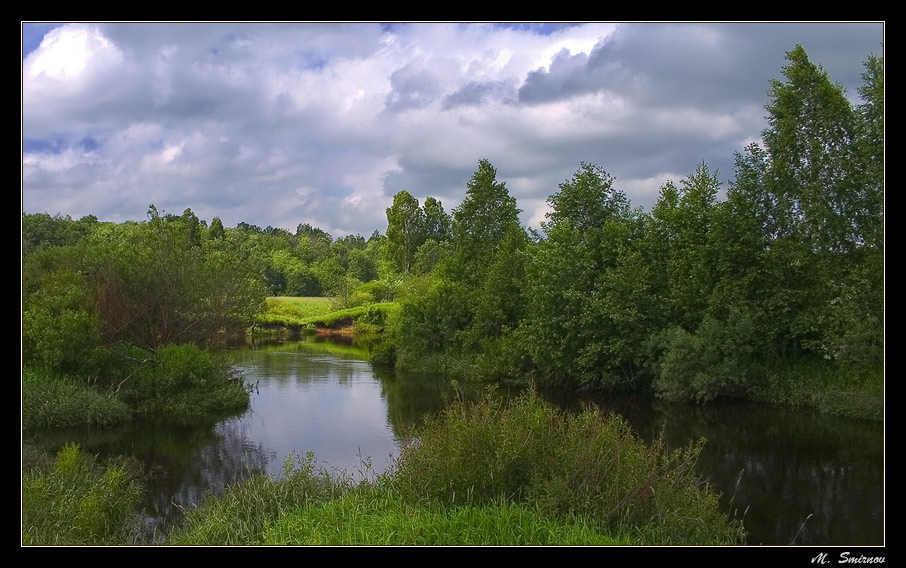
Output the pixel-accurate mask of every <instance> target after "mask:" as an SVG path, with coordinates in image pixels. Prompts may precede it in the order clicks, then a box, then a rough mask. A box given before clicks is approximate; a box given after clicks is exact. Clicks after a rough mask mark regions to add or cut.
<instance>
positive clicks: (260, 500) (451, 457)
mask: <svg viewBox="0 0 906 568" xmlns="http://www.w3.org/2000/svg"><path fill="white" fill-rule="evenodd" d="M700 450H701V443H699V444H695V445H692V446H689V447H687V448H683V449H681V450H679V451H676V452H672V453H668V452H665V451H664V449H663V447H662V445H660V444H655V445H654V446H646V445H645V444H644V443H643V442H641V441H640V440H639V439H638V438H636V437H635V436H634V435H633V434H632V433H631V432H630V430H629V428H628V426H627V425H626V424H625V423H624V422H623V421H622V420H621V419H620V418H618V417H612V416H603V415H602V414H601V413H599V412H597V411H595V410H590V409H589V410H586V411H585V412H583V413H581V414H578V415H566V414H562V413H560V412H558V411H556V410H554V409H553V408H552V407H550V406H548V405H546V404H545V403H544V402H543V401H541V400H540V398H539V397H538V396H537V395H536V394H535V393H529V394H527V395H524V396H522V397H520V398H518V399H515V400H514V401H512V402H510V403H505V402H501V401H499V400H497V399H496V398H493V397H491V396H488V397H487V398H486V399H485V400H482V401H480V402H478V403H476V404H467V403H463V402H459V403H456V404H454V405H453V406H452V407H450V408H449V409H448V410H447V411H445V412H444V413H443V414H442V415H441V416H439V417H437V418H433V419H429V420H427V422H426V423H425V425H424V426H423V427H422V428H421V429H420V430H419V433H418V438H417V439H415V438H413V439H412V440H411V441H410V442H409V443H407V444H406V445H405V447H404V449H403V451H402V454H401V456H400V458H399V460H398V462H397V463H396V464H395V467H394V468H392V469H391V470H390V471H389V472H388V473H386V474H384V475H381V476H379V477H378V478H377V479H376V480H375V481H374V482H373V484H369V483H365V482H362V483H353V482H352V481H350V480H349V479H348V478H346V477H340V478H339V479H338V478H336V477H331V476H330V475H328V474H327V473H326V472H323V471H322V472H316V471H315V470H314V465H313V464H314V457H313V456H310V455H309V456H308V457H307V458H306V459H305V460H301V461H300V462H299V464H298V466H296V467H288V468H287V471H286V473H285V475H284V478H283V479H281V480H271V479H269V478H267V477H264V476H261V477H255V478H253V479H251V480H249V481H247V482H245V483H244V484H242V485H239V486H236V487H233V488H231V489H230V490H229V491H227V492H226V493H225V494H224V495H223V496H222V497H219V498H212V499H209V500H208V501H207V502H205V503H204V504H203V505H202V506H201V507H199V508H198V509H196V510H193V511H190V512H189V513H188V514H187V515H186V518H185V524H184V525H183V527H181V528H180V529H179V530H178V531H176V532H174V533H171V535H170V538H169V540H168V542H169V543H170V544H262V543H268V544H615V543H619V544H625V543H628V542H632V543H637V544H739V543H741V542H742V539H743V530H742V525H741V523H740V522H738V521H735V520H731V519H728V518H727V517H726V516H724V515H723V514H721V513H720V511H719V508H718V495H717V494H716V493H714V492H713V491H711V490H710V489H709V488H708V487H707V486H705V485H704V484H702V483H701V482H700V480H699V479H698V478H697V476H696V475H695V473H694V471H693V468H694V464H695V460H696V458H697V456H698V453H699V451H700Z"/></svg>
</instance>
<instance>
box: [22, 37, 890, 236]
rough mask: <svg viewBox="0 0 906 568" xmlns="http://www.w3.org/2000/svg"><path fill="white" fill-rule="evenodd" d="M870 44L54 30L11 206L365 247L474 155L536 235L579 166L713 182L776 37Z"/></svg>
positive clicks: (455, 186) (724, 165)
mask: <svg viewBox="0 0 906 568" xmlns="http://www.w3.org/2000/svg"><path fill="white" fill-rule="evenodd" d="M767 29H769V30H771V32H772V34H767V33H763V31H764V30H767ZM774 32H776V33H774ZM781 32H782V33H781ZM880 32H881V28H880V26H875V27H872V26H870V25H869V26H846V25H840V24H837V25H828V26H820V25H813V26H806V27H802V26H800V27H796V26H790V25H785V26H775V27H769V28H759V27H757V26H752V25H749V26H743V27H733V26H728V25H713V26H712V25H704V26H697V27H695V28H694V29H693V27H692V26H688V27H683V26H669V25H660V24H657V25H647V26H646V25H628V26H617V25H614V24H587V25H579V26H569V27H564V28H561V29H556V30H554V31H553V32H551V33H548V34H546V35H545V34H541V33H536V32H535V31H532V30H531V29H512V28H507V27H498V26H494V25H491V24H465V25H461V24H403V25H393V26H391V27H390V28H381V26H379V25H378V24H116V23H109V24H70V25H64V26H62V27H59V28H54V29H52V30H50V31H49V32H48V33H47V34H46V36H45V38H44V40H43V41H42V42H41V45H40V46H39V47H38V48H37V49H35V50H34V51H33V52H32V53H30V54H29V55H28V56H27V57H26V58H25V60H24V61H23V90H22V95H23V99H22V111H23V114H22V116H23V137H24V141H23V145H24V149H25V152H24V153H23V172H24V174H23V203H24V207H25V210H26V211H29V212H31V211H45V210H47V211H49V212H51V213H55V212H58V211H59V212H61V213H63V214H71V215H73V216H81V215H84V214H87V213H93V214H96V215H98V216H99V217H100V218H102V219H111V220H121V219H124V218H133V219H141V218H144V215H145V211H146V209H147V206H148V204H149V203H151V202H152V201H153V202H155V203H156V204H157V205H158V207H159V208H161V209H166V210H167V211H174V212H177V213H179V212H181V211H182V210H183V209H185V208H186V207H191V208H192V209H193V210H194V211H195V212H196V213H197V214H198V215H199V216H202V217H204V218H208V219H210V218H211V217H213V216H214V215H217V216H220V217H221V218H222V219H223V220H224V222H225V223H227V224H228V225H230V224H232V225H235V223H237V222H239V221H247V222H250V223H254V224H257V225H260V226H266V225H273V226H283V227H286V228H289V229H295V226H296V225H297V224H298V223H299V222H309V223H311V224H314V225H319V226H321V227H322V228H325V230H328V231H330V232H331V233H332V234H335V235H341V234H347V233H355V232H359V233H362V234H366V235H367V234H370V233H371V231H372V230H374V229H380V230H384V228H385V226H386V221H385V218H384V209H385V208H386V207H388V206H389V205H390V203H391V200H392V195H393V194H394V193H395V192H397V191H399V190H402V189H406V190H408V191H410V192H411V193H412V194H413V195H416V196H419V199H423V198H424V197H425V196H427V195H434V196H437V197H440V198H441V199H442V200H443V202H444V207H445V208H446V209H447V210H448V211H449V210H450V209H452V208H453V207H454V206H455V205H456V204H457V203H458V202H459V201H460V200H461V199H462V197H463V196H464V193H465V183H466V182H467V181H468V179H469V177H470V176H471V174H472V172H474V170H475V168H476V166H477V162H478V160H479V159H480V158H488V159H490V160H491V162H492V163H493V164H494V165H495V166H496V167H497V168H498V176H499V178H500V179H501V180H502V181H506V182H507V187H508V188H509V189H510V191H511V192H512V193H513V195H515V196H516V197H517V199H518V200H519V201H518V205H519V207H520V208H522V209H524V210H525V213H524V214H523V220H524V221H526V222H530V223H532V224H537V223H538V222H539V221H540V220H541V219H543V216H544V212H545V210H546V204H545V200H546V197H547V196H548V195H549V194H550V193H552V192H554V191H556V189H557V185H558V184H559V183H560V182H562V181H563V180H564V179H567V178H569V177H570V176H571V175H572V174H573V172H575V170H576V169H577V167H578V165H579V162H580V161H588V162H593V163H597V164H600V165H601V166H602V167H604V168H605V169H606V170H607V171H608V172H610V173H611V174H613V175H615V176H617V179H618V187H620V188H622V189H624V191H626V192H627V194H628V195H629V197H630V198H631V199H632V201H633V204H640V205H645V206H650V205H651V204H652V203H653V201H654V199H656V196H657V191H658V189H659V187H660V185H662V184H663V182H664V181H665V180H666V175H667V174H662V173H659V172H686V173H685V174H675V173H671V174H670V175H675V176H677V179H679V178H682V177H684V176H685V175H688V173H691V172H692V171H693V170H694V168H695V166H696V165H697V164H698V163H699V162H700V161H701V160H702V159H705V160H707V161H708V163H709V165H710V166H712V168H714V167H716V168H719V169H720V170H721V174H722V175H721V177H722V179H725V178H727V177H728V176H729V175H730V173H731V170H732V160H733V152H734V151H739V150H740V149H741V148H742V147H743V145H744V144H745V143H746V142H747V141H752V140H758V138H759V133H760V130H761V129H762V128H764V118H763V117H764V114H765V113H764V110H763V105H764V103H765V101H766V95H765V91H766V89H767V86H768V80H769V79H770V78H771V77H777V76H778V75H779V73H780V66H781V65H782V54H783V51H784V50H788V49H791V48H792V47H793V45H794V43H791V44H790V45H782V46H778V45H776V41H777V39H776V38H777V37H781V36H782V37H781V39H783V40H784V41H785V40H786V38H792V37H794V36H796V35H797V34H800V35H802V36H803V39H802V40H801V42H802V43H804V44H805V45H806V47H807V48H808V45H814V46H816V48H815V49H817V50H818V51H817V52H815V53H812V52H810V55H812V57H813V60H814V61H817V62H822V59H821V57H822V54H823V53H827V54H829V55H828V56H829V57H831V58H832V60H833V64H834V65H835V66H836V68H839V69H844V70H845V69H850V68H854V69H855V72H854V74H852V75H853V76H855V77H856V78H857V77H858V73H859V72H861V66H860V62H861V61H862V60H864V58H865V56H866V55H868V52H869V51H871V50H872V49H873V47H874V45H876V43H877V41H878V40H879V38H880ZM778 33H779V34H780V35H777V34H778ZM875 36H877V38H876V37H875ZM772 38H773V39H772ZM846 62H848V63H846ZM844 63H846V64H844ZM829 70H830V71H831V74H832V77H833V78H835V79H836V76H835V75H834V71H833V69H829ZM847 76H849V75H847ZM532 81H534V83H532ZM528 87H532V88H536V89H538V90H536V91H535V93H536V94H538V95H539V97H538V98H536V99H535V100H533V102H532V104H531V105H530V106H527V105H526V104H522V103H520V101H519V96H520V88H528ZM854 90H855V89H854V88H850V92H852V91H854ZM541 95H544V96H541ZM84 140H90V141H92V143H90V144H87V145H86V144H85V143H83V141H84ZM86 148H87V149H86Z"/></svg>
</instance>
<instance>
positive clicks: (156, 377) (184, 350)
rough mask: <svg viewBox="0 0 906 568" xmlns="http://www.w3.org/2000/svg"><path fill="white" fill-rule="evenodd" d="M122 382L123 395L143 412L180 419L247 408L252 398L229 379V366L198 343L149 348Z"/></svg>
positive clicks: (240, 386)
mask: <svg viewBox="0 0 906 568" xmlns="http://www.w3.org/2000/svg"><path fill="white" fill-rule="evenodd" d="M134 359H137V357H134ZM121 385H122V393H121V394H122V396H123V397H124V399H126V400H127V401H128V402H129V403H130V404H131V405H133V406H134V407H135V408H136V409H137V411H138V412H139V413H141V414H148V415H162V414H165V415H168V417H170V418H174V419H177V420H181V419H190V418H194V417H200V416H204V415H207V414H211V413H220V412H227V411H238V410H244V409H245V408H246V407H247V406H248V401H249V397H248V392H246V390H245V389H244V388H243V387H242V385H241V384H239V383H237V382H235V381H230V380H229V375H228V371H227V368H226V367H225V366H224V365H221V364H220V363H218V362H217V361H215V360H214V359H213V357H212V355H211V354H210V353H209V352H207V351H204V350H202V349H200V348H198V347H196V346H195V345H164V346H163V347H161V348H159V349H157V350H156V351H154V352H153V353H148V352H146V353H145V354H144V359H142V360H140V361H135V362H134V365H133V366H131V367H130V371H129V374H128V375H127V376H126V377H125V378H123V379H122V381H121Z"/></svg>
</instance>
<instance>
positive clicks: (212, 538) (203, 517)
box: [167, 454, 349, 545]
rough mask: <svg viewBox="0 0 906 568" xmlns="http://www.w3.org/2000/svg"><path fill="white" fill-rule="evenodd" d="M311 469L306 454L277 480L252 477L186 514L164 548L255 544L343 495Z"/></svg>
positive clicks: (341, 486) (340, 484)
mask: <svg viewBox="0 0 906 568" xmlns="http://www.w3.org/2000/svg"><path fill="white" fill-rule="evenodd" d="M314 463H315V458H314V455H312V454H307V455H306V457H305V458H298V459H296V458H294V457H293V456H290V458H289V459H287V463H286V464H285V466H284V475H283V478H281V479H272V478H271V477H269V476H267V475H265V474H257V475H253V476H252V477H250V478H249V479H247V480H246V481H244V482H243V483H241V484H238V485H234V486H232V487H230V488H228V489H227V491H226V492H224V494H223V495H222V496H220V497H208V498H207V499H206V500H205V501H204V502H203V503H202V505H200V506H199V507H197V508H195V509H192V510H189V511H188V512H187V513H186V515H185V518H184V519H183V522H182V524H181V525H180V527H178V528H176V529H174V530H173V531H171V532H170V534H169V535H168V536H167V544H171V545H253V544H261V543H262V541H263V539H264V534H265V532H266V531H267V529H268V527H270V525H271V524H272V523H274V522H276V521H277V520H278V519H280V517H281V516H283V515H284V514H287V513H289V512H290V511H295V510H297V509H298V508H299V507H304V506H306V505H308V504H310V503H322V502H325V501H328V500H330V499H332V498H334V497H338V496H340V495H342V494H343V493H344V492H345V491H346V490H347V489H348V486H349V483H348V482H346V481H344V480H336V479H331V478H330V476H329V475H327V473H326V472H322V471H316V470H315V467H314Z"/></svg>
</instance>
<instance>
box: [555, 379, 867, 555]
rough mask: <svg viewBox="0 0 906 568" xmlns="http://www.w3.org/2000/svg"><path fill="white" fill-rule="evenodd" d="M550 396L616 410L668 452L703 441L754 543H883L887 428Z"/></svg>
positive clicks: (774, 413) (782, 413) (806, 415)
mask: <svg viewBox="0 0 906 568" xmlns="http://www.w3.org/2000/svg"><path fill="white" fill-rule="evenodd" d="M548 396H549V398H551V399H553V400H555V401H556V402H557V403H558V404H560V405H562V406H564V407H566V408H577V407H578V406H580V405H581V404H582V403H583V402H584V403H588V402H594V403H595V404H598V405H600V406H601V407H603V408H605V409H607V410H609V411H612V412H618V413H620V414H622V415H623V416H624V417H626V418H627V420H629V422H630V423H631V424H632V426H633V428H634V429H635V430H636V432H638V434H639V435H640V436H641V437H642V438H643V439H645V440H648V441H650V440H652V439H654V438H655V437H657V436H658V435H661V434H662V435H663V436H664V439H665V441H666V443H667V446H668V447H673V448H675V447H678V446H681V445H684V444H687V443H689V442H690V441H692V440H695V439H698V438H702V437H703V438H705V439H706V440H707V444H706V445H705V448H704V450H703V452H702V455H701V457H700V458H699V462H698V471H699V472H700V473H701V475H702V476H703V477H704V478H706V479H707V480H708V481H709V482H710V483H711V485H712V486H713V487H715V488H716V489H718V490H719V491H721V492H722V493H723V494H724V496H723V499H722V502H723V504H724V506H725V507H726V508H727V509H728V511H730V509H731V507H732V511H730V512H731V513H733V512H735V514H737V515H738V516H739V517H742V518H743V521H744V523H745V526H746V530H747V532H748V542H749V544H839V545H844V544H849V545H852V544H860V545H867V544H883V542H884V534H883V527H884V505H883V504H884V462H883V452H884V446H883V427H882V425H880V424H875V423H871V422H865V421H860V420H848V419H843V418H838V417H831V416H826V415H821V414H819V413H815V412H811V411H808V410H803V409H787V408H777V407H771V406H754V405H712V406H706V407H700V406H685V405H679V406H678V405H668V404H663V403H660V402H658V401H650V400H646V399H641V398H622V399H607V398H598V399H594V400H591V399H589V398H588V397H585V398H584V399H583V400H579V399H578V398H576V397H563V396H559V397H558V396H554V395H548ZM740 472H742V476H741V477H740ZM737 481H738V483H737ZM731 501H732V504H731ZM743 515H744V516H743Z"/></svg>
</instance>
